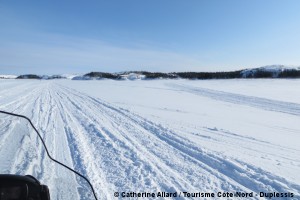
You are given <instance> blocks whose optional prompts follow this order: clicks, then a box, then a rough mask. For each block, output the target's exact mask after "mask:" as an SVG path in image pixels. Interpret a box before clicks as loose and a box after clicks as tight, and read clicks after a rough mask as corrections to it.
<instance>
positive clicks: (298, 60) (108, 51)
mask: <svg viewBox="0 0 300 200" xmlns="http://www.w3.org/2000/svg"><path fill="white" fill-rule="evenodd" d="M270 64H284V65H297V66H298V65H300V1H298V0H294V1H293V0H180V1H179V0H107V1H101V0H51V1H50V0H49V1H40V0H36V1H33V0H19V1H17V0H0V74H23V73H37V74H59V73H85V72H90V71H105V72H119V71H127V70H148V71H163V72H172V71H228V70H235V69H241V68H249V67H260V66H264V65H270Z"/></svg>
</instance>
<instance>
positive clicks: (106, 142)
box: [0, 81, 300, 199]
mask: <svg viewBox="0 0 300 200" xmlns="http://www.w3.org/2000/svg"><path fill="white" fill-rule="evenodd" d="M12 85H13V86H14V87H12V89H11V91H10V93H9V94H8V95H6V96H5V97H3V98H2V99H1V98H0V102H1V104H0V108H1V109H5V110H8V111H13V112H15V113H20V114H24V115H27V116H28V117H29V118H31V119H32V121H33V122H34V124H35V126H36V127H38V129H39V130H40V132H41V133H42V137H43V138H44V140H45V142H46V144H47V146H48V148H49V151H50V153H51V154H52V155H53V157H54V158H56V159H57V160H59V161H61V162H64V163H65V164H67V165H68V166H71V167H73V168H74V169H75V170H77V171H79V172H80V173H82V174H84V175H85V176H87V177H88V179H89V180H90V181H91V182H92V183H93V184H94V187H95V189H96V193H97V196H98V198H99V199H115V197H114V193H115V192H155V193H156V192H215V193H216V192H223V191H224V192H228V191H230V192H234V191H243V192H255V193H259V192H261V191H265V192H268V191H273V192H282V191H289V192H293V193H294V194H296V195H299V191H300V185H299V183H294V182H291V181H288V180H286V179H285V178H283V177H280V176H278V175H276V174H272V173H270V172H268V171H266V170H264V169H261V168H260V167H257V166H254V165H251V164H249V163H247V162H245V161H242V160H237V159H231V158H229V157H225V156H223V155H220V154H218V153H216V152H214V151H211V150H207V149H205V148H202V147H201V146H199V145H198V144H197V143H195V142H194V141H193V139H191V138H187V137H186V135H185V134H182V133H181V132H180V131H177V130H174V129H172V128H170V127H168V126H165V125H164V124H160V123H157V122H154V121H151V120H149V119H147V118H145V117H143V116H140V115H138V114H136V113H134V112H132V111H129V110H126V109H124V108H120V107H118V106H115V105H113V104H110V103H108V102H105V101H103V100H102V99H101V98H95V97H93V96H89V95H87V94H85V93H82V92H79V91H77V90H75V89H72V88H69V87H66V86H64V85H63V84H59V83H57V82H55V81H48V82H40V83H39V84H36V83H32V82H30V84H29V83H28V84H26V85H22V86H15V85H14V84H12ZM20 88H22V91H23V92H21V93H20ZM4 90H5V89H4V88H0V92H1V91H4ZM13 99H14V100H13ZM9 100H11V101H9ZM2 102H3V103H2ZM19 123H20V122H19V121H8V120H3V121H1V123H0V133H1V134H0V158H1V157H2V158H1V159H3V160H5V157H7V156H8V157H9V158H10V159H9V160H8V161H7V162H6V163H1V165H0V166H1V168H4V167H9V170H10V172H11V173H19V174H22V173H27V174H33V175H34V176H36V177H37V178H39V179H40V180H41V181H42V182H45V183H46V184H48V185H49V187H50V190H51V191H53V192H52V193H51V196H52V198H53V199H92V196H91V193H89V192H87V191H88V190H89V188H88V186H87V184H86V183H85V182H84V180H81V179H80V178H78V177H75V176H74V174H72V173H70V172H68V171H67V170H65V169H63V168H61V167H60V166H57V165H54V164H53V163H52V162H50V161H49V159H47V157H46V156H45V150H44V149H43V148H42V145H41V143H40V141H38V140H37V138H36V137H35V135H33V134H32V133H31V135H29V136H28V135H25V136H24V135H19V136H18V137H14V136H13V135H14V134H16V132H18V130H28V132H30V131H29V127H27V126H25V127H23V125H22V126H19ZM208 131H209V130H208ZM222 134H223V135H230V133H227V132H224V133H222ZM221 136H222V135H221ZM230 137H233V138H235V139H236V137H235V135H234V134H233V133H232V134H231V135H230ZM239 140H251V138H250V139H249V138H242V139H239ZM252 142H260V141H256V140H255V141H252ZM18 144H20V145H21V147H20V146H19V145H18ZM10 146H11V147H10ZM20 149H21V150H22V151H21V150H20ZM24 152H28V153H24ZM56 184H59V187H53V185H56ZM182 198H183V199H184V197H182ZM297 198H299V196H296V197H295V199H297ZM236 199H239V198H236ZM241 199H242V198H241ZM253 199H259V198H258V197H254V198H253Z"/></svg>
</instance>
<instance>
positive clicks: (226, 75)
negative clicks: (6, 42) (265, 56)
mask: <svg viewBox="0 0 300 200" xmlns="http://www.w3.org/2000/svg"><path fill="white" fill-rule="evenodd" d="M131 73H135V74H139V75H143V76H144V79H176V78H183V79H194V80H195V79H199V80H205V79H234V78H300V70H296V69H283V70H273V71H268V70H264V69H259V68H258V69H251V70H238V71H231V72H172V73H162V72H147V71H129V72H123V73H106V72H90V73H88V74H85V75H84V76H83V77H84V78H85V79H86V80H89V79H103V78H106V79H114V80H122V79H124V77H126V75H128V74H131ZM59 78H64V77H62V76H59V75H54V76H38V75H34V74H27V75H21V76H18V77H17V79H59ZM78 80H79V79H78Z"/></svg>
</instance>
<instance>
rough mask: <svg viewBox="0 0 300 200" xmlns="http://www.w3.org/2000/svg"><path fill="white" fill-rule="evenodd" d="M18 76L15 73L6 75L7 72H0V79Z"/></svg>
mask: <svg viewBox="0 0 300 200" xmlns="http://www.w3.org/2000/svg"><path fill="white" fill-rule="evenodd" d="M17 77H18V76H16V75H7V74H0V79H15V78H17Z"/></svg>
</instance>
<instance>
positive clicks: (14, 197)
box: [0, 174, 50, 200]
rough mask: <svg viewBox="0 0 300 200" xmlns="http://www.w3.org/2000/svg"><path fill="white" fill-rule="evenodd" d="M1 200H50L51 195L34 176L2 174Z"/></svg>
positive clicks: (0, 177)
mask: <svg viewBox="0 0 300 200" xmlns="http://www.w3.org/2000/svg"><path fill="white" fill-rule="evenodd" d="M0 200H50V193H49V189H48V187H47V186H46V185H41V184H40V182H39V181H38V180H37V179H35V178H34V177H33V176H30V175H27V176H20V175H11V174H1V175H0Z"/></svg>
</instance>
